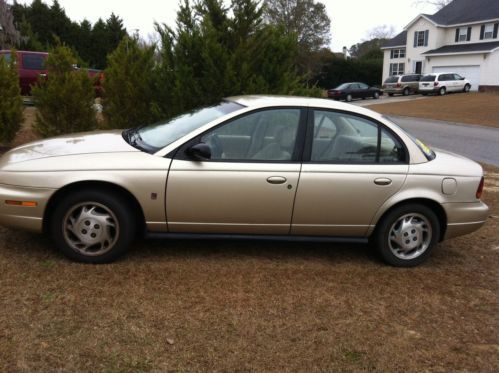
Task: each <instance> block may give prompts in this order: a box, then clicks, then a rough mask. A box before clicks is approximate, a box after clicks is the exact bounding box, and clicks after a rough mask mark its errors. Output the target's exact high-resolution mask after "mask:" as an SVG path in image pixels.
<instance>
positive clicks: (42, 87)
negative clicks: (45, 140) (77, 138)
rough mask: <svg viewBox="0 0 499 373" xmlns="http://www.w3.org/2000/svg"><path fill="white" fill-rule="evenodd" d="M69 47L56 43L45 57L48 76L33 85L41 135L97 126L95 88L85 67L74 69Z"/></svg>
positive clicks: (90, 128) (73, 59)
mask: <svg viewBox="0 0 499 373" xmlns="http://www.w3.org/2000/svg"><path fill="white" fill-rule="evenodd" d="M75 64H76V58H75V56H74V55H73V53H72V52H71V49H69V48H68V47H66V46H64V45H59V46H57V47H55V48H54V49H52V50H51V51H50V54H49V57H48V59H47V70H48V75H47V76H48V77H47V79H45V80H43V81H40V82H39V84H38V85H37V86H36V87H34V88H33V90H32V92H33V96H34V98H35V102H36V106H37V108H38V112H37V115H36V123H35V130H36V131H37V132H38V133H39V134H40V135H41V136H43V137H48V136H56V135H62V134H65V133H72V132H79V131H89V130H93V129H95V127H96V125H97V120H96V115H95V114H96V113H95V110H94V108H93V104H94V88H93V84H92V81H91V79H90V78H89V77H88V73H87V72H86V71H85V70H75V69H74V65H75Z"/></svg>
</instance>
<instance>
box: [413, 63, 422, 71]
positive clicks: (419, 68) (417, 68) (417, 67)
mask: <svg viewBox="0 0 499 373" xmlns="http://www.w3.org/2000/svg"><path fill="white" fill-rule="evenodd" d="M422 71H423V62H422V61H416V64H415V66H414V72H415V73H416V74H421V72H422Z"/></svg>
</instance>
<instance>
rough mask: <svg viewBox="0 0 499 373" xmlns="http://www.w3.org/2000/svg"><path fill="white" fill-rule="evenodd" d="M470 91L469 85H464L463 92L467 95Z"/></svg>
mask: <svg viewBox="0 0 499 373" xmlns="http://www.w3.org/2000/svg"><path fill="white" fill-rule="evenodd" d="M470 89H471V85H469V84H466V85H465V86H464V89H463V91H464V92H465V93H468V92H469V91H470Z"/></svg>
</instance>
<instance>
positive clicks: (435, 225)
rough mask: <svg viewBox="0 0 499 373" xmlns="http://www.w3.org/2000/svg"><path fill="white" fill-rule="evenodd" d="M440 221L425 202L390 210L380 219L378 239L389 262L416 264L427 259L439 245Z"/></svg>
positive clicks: (396, 264)
mask: <svg viewBox="0 0 499 373" xmlns="http://www.w3.org/2000/svg"><path fill="white" fill-rule="evenodd" d="M439 237H440V224H439V221H438V218H437V216H436V215H435V213H434V212H433V211H432V210H431V209H430V208H428V207H426V206H424V205H416V204H407V205H402V206H399V207H396V208H395V209H393V210H392V211H390V212H389V213H388V214H387V215H386V216H385V217H384V218H383V219H382V220H381V222H380V223H379V225H378V227H377V228H376V231H375V233H374V241H375V244H376V246H377V248H378V251H379V253H380V255H381V257H382V258H383V259H384V261H385V262H387V263H388V264H391V265H393V266H396V267H413V266H416V265H418V264H421V263H422V262H424V261H425V260H426V259H427V258H428V256H429V255H430V253H431V251H432V250H433V249H434V247H435V246H436V245H437V243H438V240H439Z"/></svg>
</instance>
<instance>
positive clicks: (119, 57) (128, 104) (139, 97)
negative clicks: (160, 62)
mask: <svg viewBox="0 0 499 373" xmlns="http://www.w3.org/2000/svg"><path fill="white" fill-rule="evenodd" d="M154 49H155V47H154V46H152V47H141V46H140V45H139V41H138V40H137V38H129V37H125V38H124V39H123V40H122V41H121V43H120V45H119V46H118V48H117V49H116V50H115V51H114V52H113V53H112V54H111V55H110V56H109V59H108V68H107V69H106V71H105V76H106V79H105V81H104V100H103V105H104V115H105V118H106V124H107V126H108V127H109V128H130V127H135V126H138V125H142V124H150V123H153V122H154V121H155V120H157V115H158V114H157V111H156V110H155V109H156V106H155V104H154V102H155V101H156V99H155V93H154V89H153V88H154V65H155V62H154Z"/></svg>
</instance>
